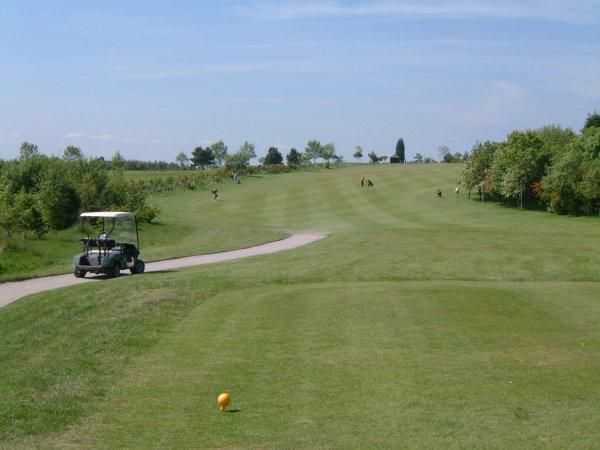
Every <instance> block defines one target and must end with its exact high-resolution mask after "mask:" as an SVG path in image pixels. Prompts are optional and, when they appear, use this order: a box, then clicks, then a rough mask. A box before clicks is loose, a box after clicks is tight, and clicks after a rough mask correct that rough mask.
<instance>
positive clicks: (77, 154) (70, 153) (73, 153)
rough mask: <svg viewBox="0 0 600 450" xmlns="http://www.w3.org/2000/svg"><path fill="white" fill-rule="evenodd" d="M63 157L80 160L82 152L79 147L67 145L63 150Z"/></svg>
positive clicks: (69, 159)
mask: <svg viewBox="0 0 600 450" xmlns="http://www.w3.org/2000/svg"><path fill="white" fill-rule="evenodd" d="M63 159H65V160H67V161H81V160H82V159H83V152H82V151H81V149H80V148H79V147H76V146H74V145H69V146H67V148H65V151H64V152H63Z"/></svg>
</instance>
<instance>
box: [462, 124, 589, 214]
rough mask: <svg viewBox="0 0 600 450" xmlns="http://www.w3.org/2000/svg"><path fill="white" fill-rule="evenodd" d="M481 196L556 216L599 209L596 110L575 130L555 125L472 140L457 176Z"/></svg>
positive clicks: (587, 212)
mask: <svg viewBox="0 0 600 450" xmlns="http://www.w3.org/2000/svg"><path fill="white" fill-rule="evenodd" d="M461 183H462V184H463V185H464V187H465V189H466V190H467V192H469V193H471V192H472V191H473V190H476V191H477V193H478V195H480V196H481V197H482V198H483V199H489V200H493V201H498V202H502V203H506V204H512V205H515V206H520V207H526V208H543V209H547V210H548V211H551V212H555V213H558V214H574V215H591V214H598V213H600V114H598V113H593V114H590V115H589V116H588V117H587V119H586V121H585V125H584V127H583V129H582V130H581V132H579V133H576V132H574V131H572V130H570V129H564V128H561V127H559V126H547V127H544V128H541V129H537V130H525V131H513V132H512V133H510V134H509V135H508V137H507V138H506V139H505V140H504V141H501V142H483V143H478V144H476V145H475V147H474V148H473V151H472V152H471V156H470V158H469V160H468V161H467V163H466V167H465V169H464V172H463V174H462V177H461Z"/></svg>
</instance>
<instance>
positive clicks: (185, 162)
mask: <svg viewBox="0 0 600 450" xmlns="http://www.w3.org/2000/svg"><path fill="white" fill-rule="evenodd" d="M175 161H177V164H179V167H181V168H182V169H185V168H186V167H187V166H189V164H190V158H188V155H186V154H185V153H184V152H179V153H178V154H177V156H176V157H175Z"/></svg>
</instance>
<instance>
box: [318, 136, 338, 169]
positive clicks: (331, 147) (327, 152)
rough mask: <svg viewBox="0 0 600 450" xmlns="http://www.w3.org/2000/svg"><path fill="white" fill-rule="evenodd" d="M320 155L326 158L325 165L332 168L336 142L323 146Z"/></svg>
mask: <svg viewBox="0 0 600 450" xmlns="http://www.w3.org/2000/svg"><path fill="white" fill-rule="evenodd" d="M319 156H320V157H321V159H323V160H325V167H327V168H328V169H329V168H330V162H331V160H332V159H334V158H335V144H333V143H331V142H330V143H329V144H325V145H323V146H321V149H320V152H319Z"/></svg>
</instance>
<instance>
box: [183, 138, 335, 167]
mask: <svg viewBox="0 0 600 450" xmlns="http://www.w3.org/2000/svg"><path fill="white" fill-rule="evenodd" d="M255 158H256V148H255V146H254V144H251V143H249V142H247V141H246V142H244V143H243V144H242V145H241V146H240V148H239V150H238V151H237V152H234V153H229V149H228V147H227V145H225V143H224V142H223V141H218V142H215V143H213V144H211V145H208V146H206V147H202V146H199V147H196V148H194V150H192V152H191V155H190V156H188V155H187V154H186V153H185V152H180V153H179V154H178V155H177V156H176V158H175V159H176V161H177V164H178V165H179V167H180V168H196V169H206V168H210V167H224V168H225V169H227V170H230V171H233V172H244V171H246V170H247V169H248V168H249V166H250V163H251V161H252V160H253V159H255ZM285 160H286V163H287V165H288V167H291V168H298V167H301V166H305V165H308V164H316V163H317V162H318V161H322V162H324V164H325V166H326V167H327V168H329V167H330V165H331V162H336V163H341V162H342V161H343V157H342V156H340V155H338V154H337V153H336V149H335V145H334V144H333V143H328V144H322V143H321V142H320V141H318V140H310V141H308V143H307V144H306V148H305V149H304V152H300V151H298V150H297V149H295V148H291V149H290V151H289V152H288V153H287V155H286V156H285ZM259 163H260V164H261V165H262V166H282V165H283V164H284V157H283V154H282V153H281V151H280V150H279V149H278V148H277V147H269V148H268V149H267V152H266V155H265V156H264V157H263V158H260V160H259Z"/></svg>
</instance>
